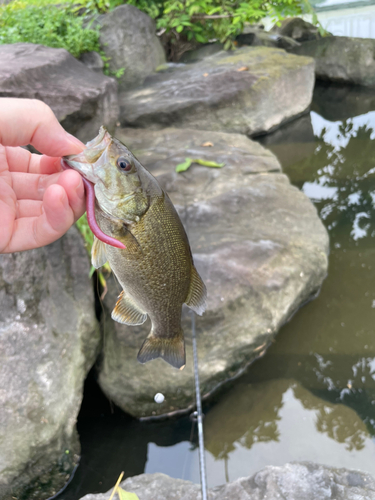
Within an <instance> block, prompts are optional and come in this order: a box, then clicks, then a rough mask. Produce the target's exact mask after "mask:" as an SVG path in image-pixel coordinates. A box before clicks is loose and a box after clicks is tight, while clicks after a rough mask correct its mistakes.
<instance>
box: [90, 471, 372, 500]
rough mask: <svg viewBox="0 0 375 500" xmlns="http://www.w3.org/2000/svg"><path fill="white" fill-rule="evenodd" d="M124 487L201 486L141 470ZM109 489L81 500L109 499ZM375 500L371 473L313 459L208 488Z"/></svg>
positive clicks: (244, 496) (181, 499) (255, 497)
mask: <svg viewBox="0 0 375 500" xmlns="http://www.w3.org/2000/svg"><path fill="white" fill-rule="evenodd" d="M120 486H121V487H122V488H123V489H124V490H125V491H129V492H131V493H135V494H136V495H138V497H139V498H140V499H141V500H199V499H200V498H202V497H201V493H200V486H199V485H197V484H193V483H191V482H189V481H183V480H182V479H173V478H170V477H168V476H166V475H165V474H141V475H139V476H135V477H131V478H128V479H126V480H125V481H123V482H122V483H121V485H120ZM110 494H111V490H110V491H108V492H107V493H104V494H103V493H99V494H96V495H92V494H90V495H85V496H84V497H83V498H81V500H108V498H109V496H110ZM280 498H282V499H284V500H297V499H298V500H317V499H319V500H331V499H332V498H334V499H335V500H359V499H361V500H374V499H375V480H374V479H373V477H372V476H370V475H369V474H364V473H362V472H359V471H354V470H347V469H335V468H333V467H326V466H324V465H318V464H314V463H312V462H302V463H288V464H285V465H283V466H282V467H274V466H268V467H265V468H264V469H263V470H261V471H259V472H257V473H256V474H254V475H253V476H251V477H245V478H241V479H237V481H233V482H232V483H227V484H223V485H222V486H217V487H216V488H212V489H210V490H209V491H208V499H209V500H228V499H233V500H234V499H236V500H264V499H267V500H277V499H280Z"/></svg>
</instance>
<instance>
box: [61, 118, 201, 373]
mask: <svg viewBox="0 0 375 500" xmlns="http://www.w3.org/2000/svg"><path fill="white" fill-rule="evenodd" d="M63 161H64V162H65V163H66V164H67V165H68V166H69V167H70V168H73V169H74V170H76V171H78V172H79V173H80V174H81V175H82V176H83V178H84V179H85V180H86V181H87V182H86V185H87V184H90V183H92V184H93V185H94V192H95V219H96V222H97V225H98V226H99V228H100V233H98V236H99V237H96V236H94V243H93V246H92V252H91V260H92V264H93V266H94V267H95V268H96V269H99V268H100V267H101V266H103V265H104V264H105V263H106V262H107V261H108V262H109V265H110V267H111V269H112V271H113V273H114V274H115V276H116V278H117V280H118V281H119V283H120V285H121V287H122V292H121V294H120V296H119V297H118V301H117V303H116V305H115V308H114V309H113V311H112V314H111V317H112V319H113V320H115V321H117V322H119V323H122V324H125V325H141V324H143V323H144V322H145V321H146V319H147V317H149V318H150V319H151V324H152V326H151V331H150V333H149V335H148V336H147V338H146V339H145V340H144V342H143V344H142V346H141V348H140V350H139V352H138V356H137V359H138V361H139V362H140V363H146V362H148V361H150V360H153V359H156V358H159V357H160V358H162V359H164V360H165V361H166V362H167V363H169V364H170V365H172V366H173V367H175V368H178V369H181V370H182V369H183V368H184V366H185V364H186V353H185V340H184V333H183V330H182V327H181V313H182V306H183V304H186V305H187V306H188V307H189V308H190V309H191V310H193V311H194V312H195V313H197V314H199V315H202V314H203V312H204V311H205V309H206V300H207V290H206V286H205V284H204V283H203V280H202V278H201V277H200V275H199V274H198V271H197V270H196V267H195V265H194V261H193V256H192V252H191V249H190V245H189V241H188V237H187V234H186V231H185V229H184V226H183V224H182V222H181V220H180V218H179V216H178V214H177V211H176V209H175V207H174V206H173V204H172V202H171V200H170V198H169V196H168V194H167V193H166V192H165V191H164V190H163V189H162V188H161V186H160V185H159V183H158V181H157V180H156V179H155V177H153V176H152V175H151V173H150V172H149V171H148V170H147V169H146V168H145V167H144V166H143V165H141V163H140V162H139V161H138V160H137V158H136V157H135V156H134V155H133V154H132V152H131V151H130V150H129V149H128V148H127V147H126V146H125V145H124V144H122V143H121V142H120V141H119V140H118V139H116V138H114V137H112V136H111V135H110V134H109V132H108V131H107V130H106V129H105V127H101V128H100V130H99V134H98V136H97V137H96V138H95V139H93V140H92V141H90V142H88V143H87V144H86V149H85V150H84V151H83V152H82V153H80V154H78V155H70V156H65V157H64V158H63ZM94 234H95V231H94ZM103 234H104V236H105V235H107V239H106V238H105V237H101V236H102V235H103ZM102 240H103V241H102ZM116 240H117V242H118V244H117V245H116V246H113V244H111V241H112V242H113V241H115V242H116ZM115 244H116V243H115ZM120 247H121V248H120Z"/></svg>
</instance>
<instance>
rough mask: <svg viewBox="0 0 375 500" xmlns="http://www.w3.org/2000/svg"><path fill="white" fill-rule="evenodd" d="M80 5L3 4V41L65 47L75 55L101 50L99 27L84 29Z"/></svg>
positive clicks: (0, 20) (19, 0)
mask: <svg viewBox="0 0 375 500" xmlns="http://www.w3.org/2000/svg"><path fill="white" fill-rule="evenodd" d="M83 22H84V18H83V17H82V16H78V15H77V7H76V6H74V5H73V4H69V3H65V4H60V5H59V6H56V5H48V4H47V2H46V1H45V0H44V1H43V0H39V1H37V0H34V1H27V2H26V1H22V0H15V1H13V2H11V3H9V4H7V5H3V6H1V7H0V44H4V43H16V42H29V43H39V44H42V45H46V46H48V47H54V48H63V49H66V50H68V51H69V52H70V53H71V54H72V55H73V56H75V57H79V56H80V54H82V53H83V52H89V51H92V50H96V51H99V30H98V29H97V28H96V29H92V28H84V26H83Z"/></svg>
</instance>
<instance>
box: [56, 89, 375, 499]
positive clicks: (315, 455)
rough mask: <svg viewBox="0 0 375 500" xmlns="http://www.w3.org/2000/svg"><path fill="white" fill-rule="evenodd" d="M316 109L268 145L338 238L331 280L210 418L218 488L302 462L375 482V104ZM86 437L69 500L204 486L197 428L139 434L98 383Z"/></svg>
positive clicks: (89, 395) (339, 92)
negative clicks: (158, 485) (158, 486)
mask: <svg viewBox="0 0 375 500" xmlns="http://www.w3.org/2000/svg"><path fill="white" fill-rule="evenodd" d="M312 109H313V111H312V112H311V114H310V115H307V116H305V117H302V118H301V119H299V120H296V121H294V122H291V123H290V124H288V125H287V126H284V127H283V128H282V129H280V130H278V131H276V132H275V133H274V134H272V135H268V136H266V137H264V138H263V139H262V142H263V143H264V144H265V145H266V146H267V147H268V148H270V149H272V150H273V151H274V153H275V154H276V155H277V156H278V157H279V159H280V161H281V163H282V165H283V169H284V171H285V172H286V173H287V174H288V176H289V177H290V179H291V181H292V183H293V184H295V185H296V186H298V187H299V188H300V189H302V190H303V191H304V192H305V193H306V195H307V196H309V197H310V198H311V199H312V200H313V201H314V203H315V205H316V208H317V210H318V212H319V214H320V217H321V218H322V220H323V222H324V224H325V225H326V227H327V229H328V231H329V234H330V242H331V243H330V247H331V253H330V258H329V274H328V277H327V279H326V280H325V282H324V284H323V287H322V290H321V293H320V295H319V297H318V298H317V299H316V300H314V301H313V302H311V303H309V304H308V305H307V306H305V307H303V308H302V309H301V310H300V311H298V313H297V314H296V315H295V316H294V317H293V319H292V320H291V321H290V322H289V323H288V324H287V325H285V326H284V327H283V328H282V329H281V331H280V332H279V334H278V336H277V338H276V341H275V343H274V344H273V345H272V347H271V348H270V349H269V350H268V352H267V354H266V356H265V357H264V358H262V359H261V360H259V361H257V362H256V363H254V364H253V365H252V366H251V367H250V369H249V370H248V372H247V374H246V375H244V376H243V377H242V378H241V379H240V380H238V381H237V382H236V383H235V384H234V385H233V386H232V387H230V388H228V389H227V390H226V391H225V392H224V393H222V394H221V395H220V396H219V397H218V398H217V401H214V402H211V403H210V405H209V406H206V408H205V413H206V418H205V421H204V425H205V443H206V459H207V476H208V484H209V486H210V487H212V486H215V485H218V484H222V483H224V482H226V481H233V480H235V479H236V478H238V477H241V476H246V475H250V474H253V473H254V472H256V471H258V470H259V469H261V468H262V467H264V466H266V465H282V464H284V463H286V462H288V461H299V460H312V461H316V462H320V463H324V464H328V465H334V466H339V467H348V468H354V469H360V470H363V471H368V472H370V473H371V474H373V475H374V476H375V441H374V436H375V332H374V324H375V284H374V271H375V246H374V236H375V217H374V215H375V211H374V201H375V175H374V174H375V141H374V138H375V102H374V97H373V96H372V95H371V93H366V92H364V91H359V90H357V89H355V88H352V89H349V88H340V87H322V86H320V87H317V89H316V91H315V96H314V103H313V107H312ZM79 432H80V434H81V439H82V456H83V457H82V464H81V467H80V468H79V470H78V472H77V474H76V477H75V478H74V480H73V482H72V483H71V485H70V486H69V487H68V489H67V491H66V492H65V493H64V494H62V495H61V496H60V499H63V500H78V499H79V498H80V497H81V496H83V495H84V494H85V493H88V492H98V491H106V490H108V489H109V488H110V487H111V486H112V485H113V484H114V483H115V481H116V479H117V477H118V475H119V474H120V472H121V471H122V470H124V471H125V476H131V475H136V474H140V473H142V472H164V473H166V474H169V475H170V476H173V477H179V478H184V479H189V480H191V481H193V482H197V483H198V482H199V457H198V450H197V436H196V432H194V433H193V434H192V423H191V421H190V420H189V418H188V417H186V418H182V419H179V420H174V421H170V422H159V423H148V424H146V423H139V422H137V421H135V420H134V419H132V418H130V417H128V416H125V415H124V414H122V413H121V412H120V411H119V410H118V409H116V408H114V409H111V408H110V405H109V403H108V401H107V400H106V399H105V398H104V396H103V395H102V394H101V393H100V391H99V389H98V388H97V386H96V384H95V382H94V381H93V379H92V378H90V380H89V382H88V384H87V386H86V397H85V401H84V405H83V409H82V412H81V415H80V419H79Z"/></svg>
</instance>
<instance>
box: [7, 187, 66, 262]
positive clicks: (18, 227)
mask: <svg viewBox="0 0 375 500" xmlns="http://www.w3.org/2000/svg"><path fill="white" fill-rule="evenodd" d="M73 222H74V213H73V210H72V209H71V208H70V206H69V201H68V197H67V194H66V192H65V190H64V188H63V187H62V186H59V185H58V184H56V185H53V186H50V187H49V189H47V191H46V192H45V195H44V199H43V213H42V215H40V216H39V217H22V218H20V219H16V220H15V222H14V225H13V237H12V239H11V240H10V242H9V244H8V246H7V247H6V248H5V249H4V250H3V252H4V253H10V252H20V251H23V250H30V249H32V248H38V247H42V246H44V245H48V244H49V243H52V242H53V241H55V240H57V239H58V238H60V237H61V236H62V235H63V234H64V233H66V231H67V230H68V229H69V228H70V226H71V225H72V224H73Z"/></svg>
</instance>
